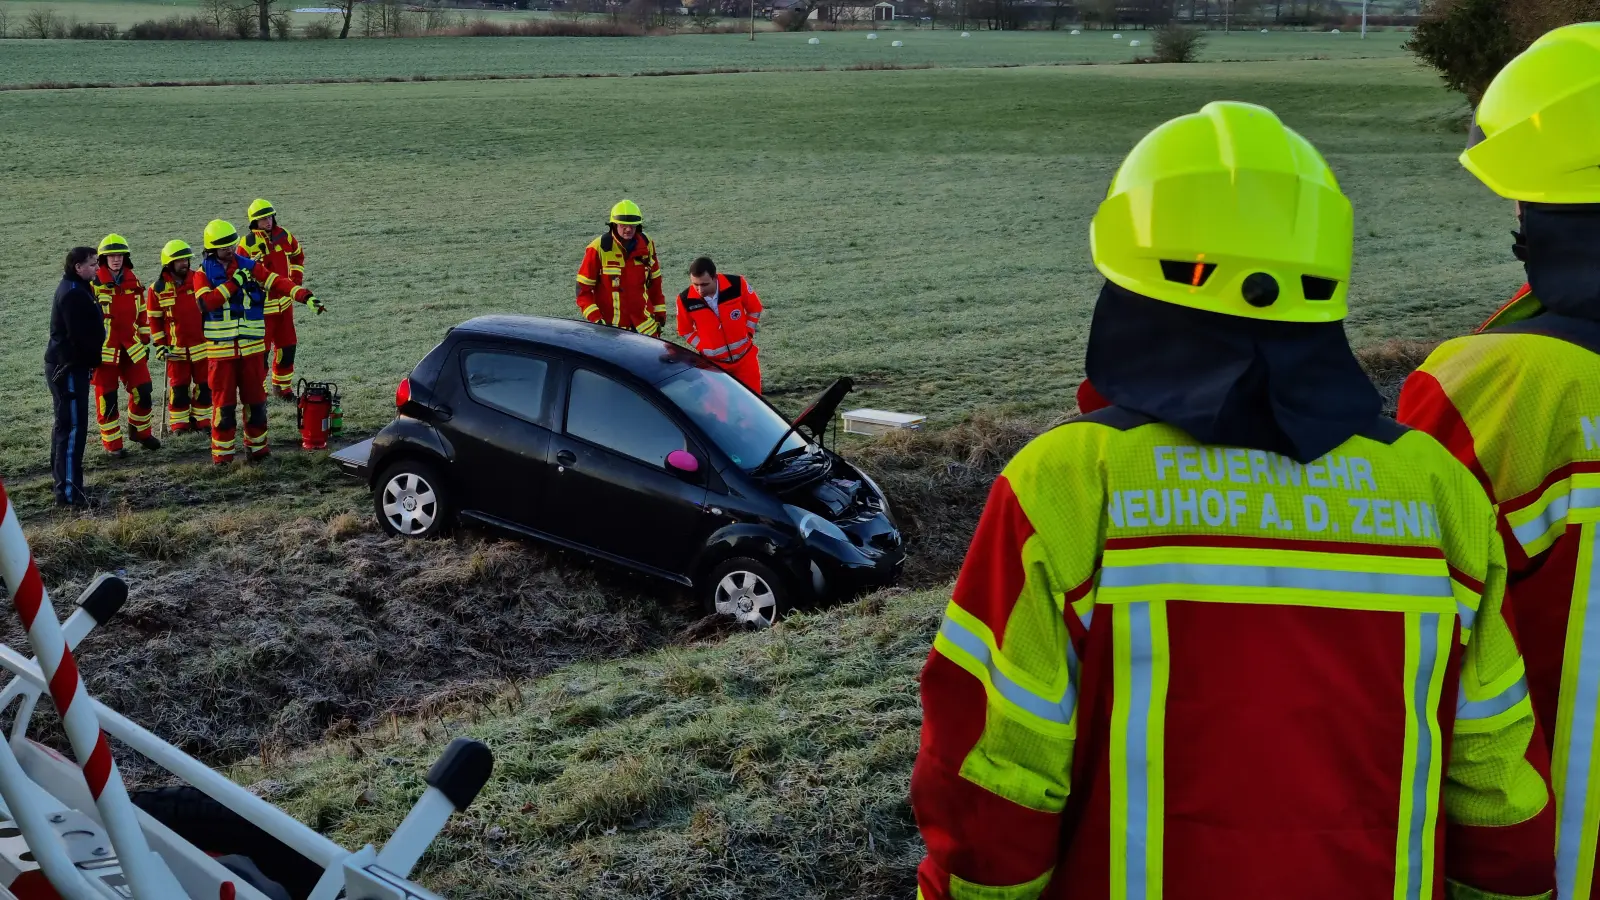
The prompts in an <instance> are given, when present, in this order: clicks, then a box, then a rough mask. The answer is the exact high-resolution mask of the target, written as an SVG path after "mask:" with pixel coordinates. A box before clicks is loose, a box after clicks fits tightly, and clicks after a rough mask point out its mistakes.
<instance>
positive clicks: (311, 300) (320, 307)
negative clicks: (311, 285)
mask: <svg viewBox="0 0 1600 900" xmlns="http://www.w3.org/2000/svg"><path fill="white" fill-rule="evenodd" d="M306 305H307V306H309V307H311V308H312V309H314V310H316V311H317V315H319V316H320V315H322V314H323V313H325V312H327V311H328V307H327V305H326V304H324V303H323V302H322V301H321V300H318V299H317V295H316V294H308V295H307V296H306Z"/></svg>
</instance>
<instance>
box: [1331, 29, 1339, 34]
mask: <svg viewBox="0 0 1600 900" xmlns="http://www.w3.org/2000/svg"><path fill="white" fill-rule="evenodd" d="M1329 33H1330V34H1338V33H1339V29H1337V28H1335V29H1334V30H1333V31H1331V32H1329Z"/></svg>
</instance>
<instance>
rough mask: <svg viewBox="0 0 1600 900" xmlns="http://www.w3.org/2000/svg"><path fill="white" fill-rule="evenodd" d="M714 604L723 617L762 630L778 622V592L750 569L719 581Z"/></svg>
mask: <svg viewBox="0 0 1600 900" xmlns="http://www.w3.org/2000/svg"><path fill="white" fill-rule="evenodd" d="M715 603H716V608H717V612H719V613H721V614H722V615H725V616H732V617H733V618H735V619H738V620H739V621H741V622H746V623H749V624H751V625H757V626H760V627H763V628H764V627H766V626H768V625H771V624H772V623H773V622H775V621H777V618H778V595H777V592H776V591H774V590H773V589H772V585H771V584H769V583H768V582H767V579H765V578H763V577H762V576H761V575H759V574H757V573H755V572H752V571H749V570H748V569H734V570H733V571H731V572H728V573H727V574H726V575H723V576H722V578H721V579H720V580H718V581H717V587H716V600H715Z"/></svg>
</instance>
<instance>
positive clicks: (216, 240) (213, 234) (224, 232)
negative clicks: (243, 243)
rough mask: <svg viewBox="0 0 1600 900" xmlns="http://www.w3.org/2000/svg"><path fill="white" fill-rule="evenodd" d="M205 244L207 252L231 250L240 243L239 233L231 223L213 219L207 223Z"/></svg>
mask: <svg viewBox="0 0 1600 900" xmlns="http://www.w3.org/2000/svg"><path fill="white" fill-rule="evenodd" d="M205 243H206V249H207V250H227V249H230V248H232V247H234V246H235V245H237V244H238V243H239V231H238V229H236V228H234V227H233V224H232V223H230V222H224V221H223V220H221V219H212V220H211V221H210V222H207V223H206V233H205Z"/></svg>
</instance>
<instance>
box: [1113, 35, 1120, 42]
mask: <svg viewBox="0 0 1600 900" xmlns="http://www.w3.org/2000/svg"><path fill="white" fill-rule="evenodd" d="M1111 39H1112V40H1113V41H1120V40H1122V35H1120V34H1113V35H1112V36H1111Z"/></svg>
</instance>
